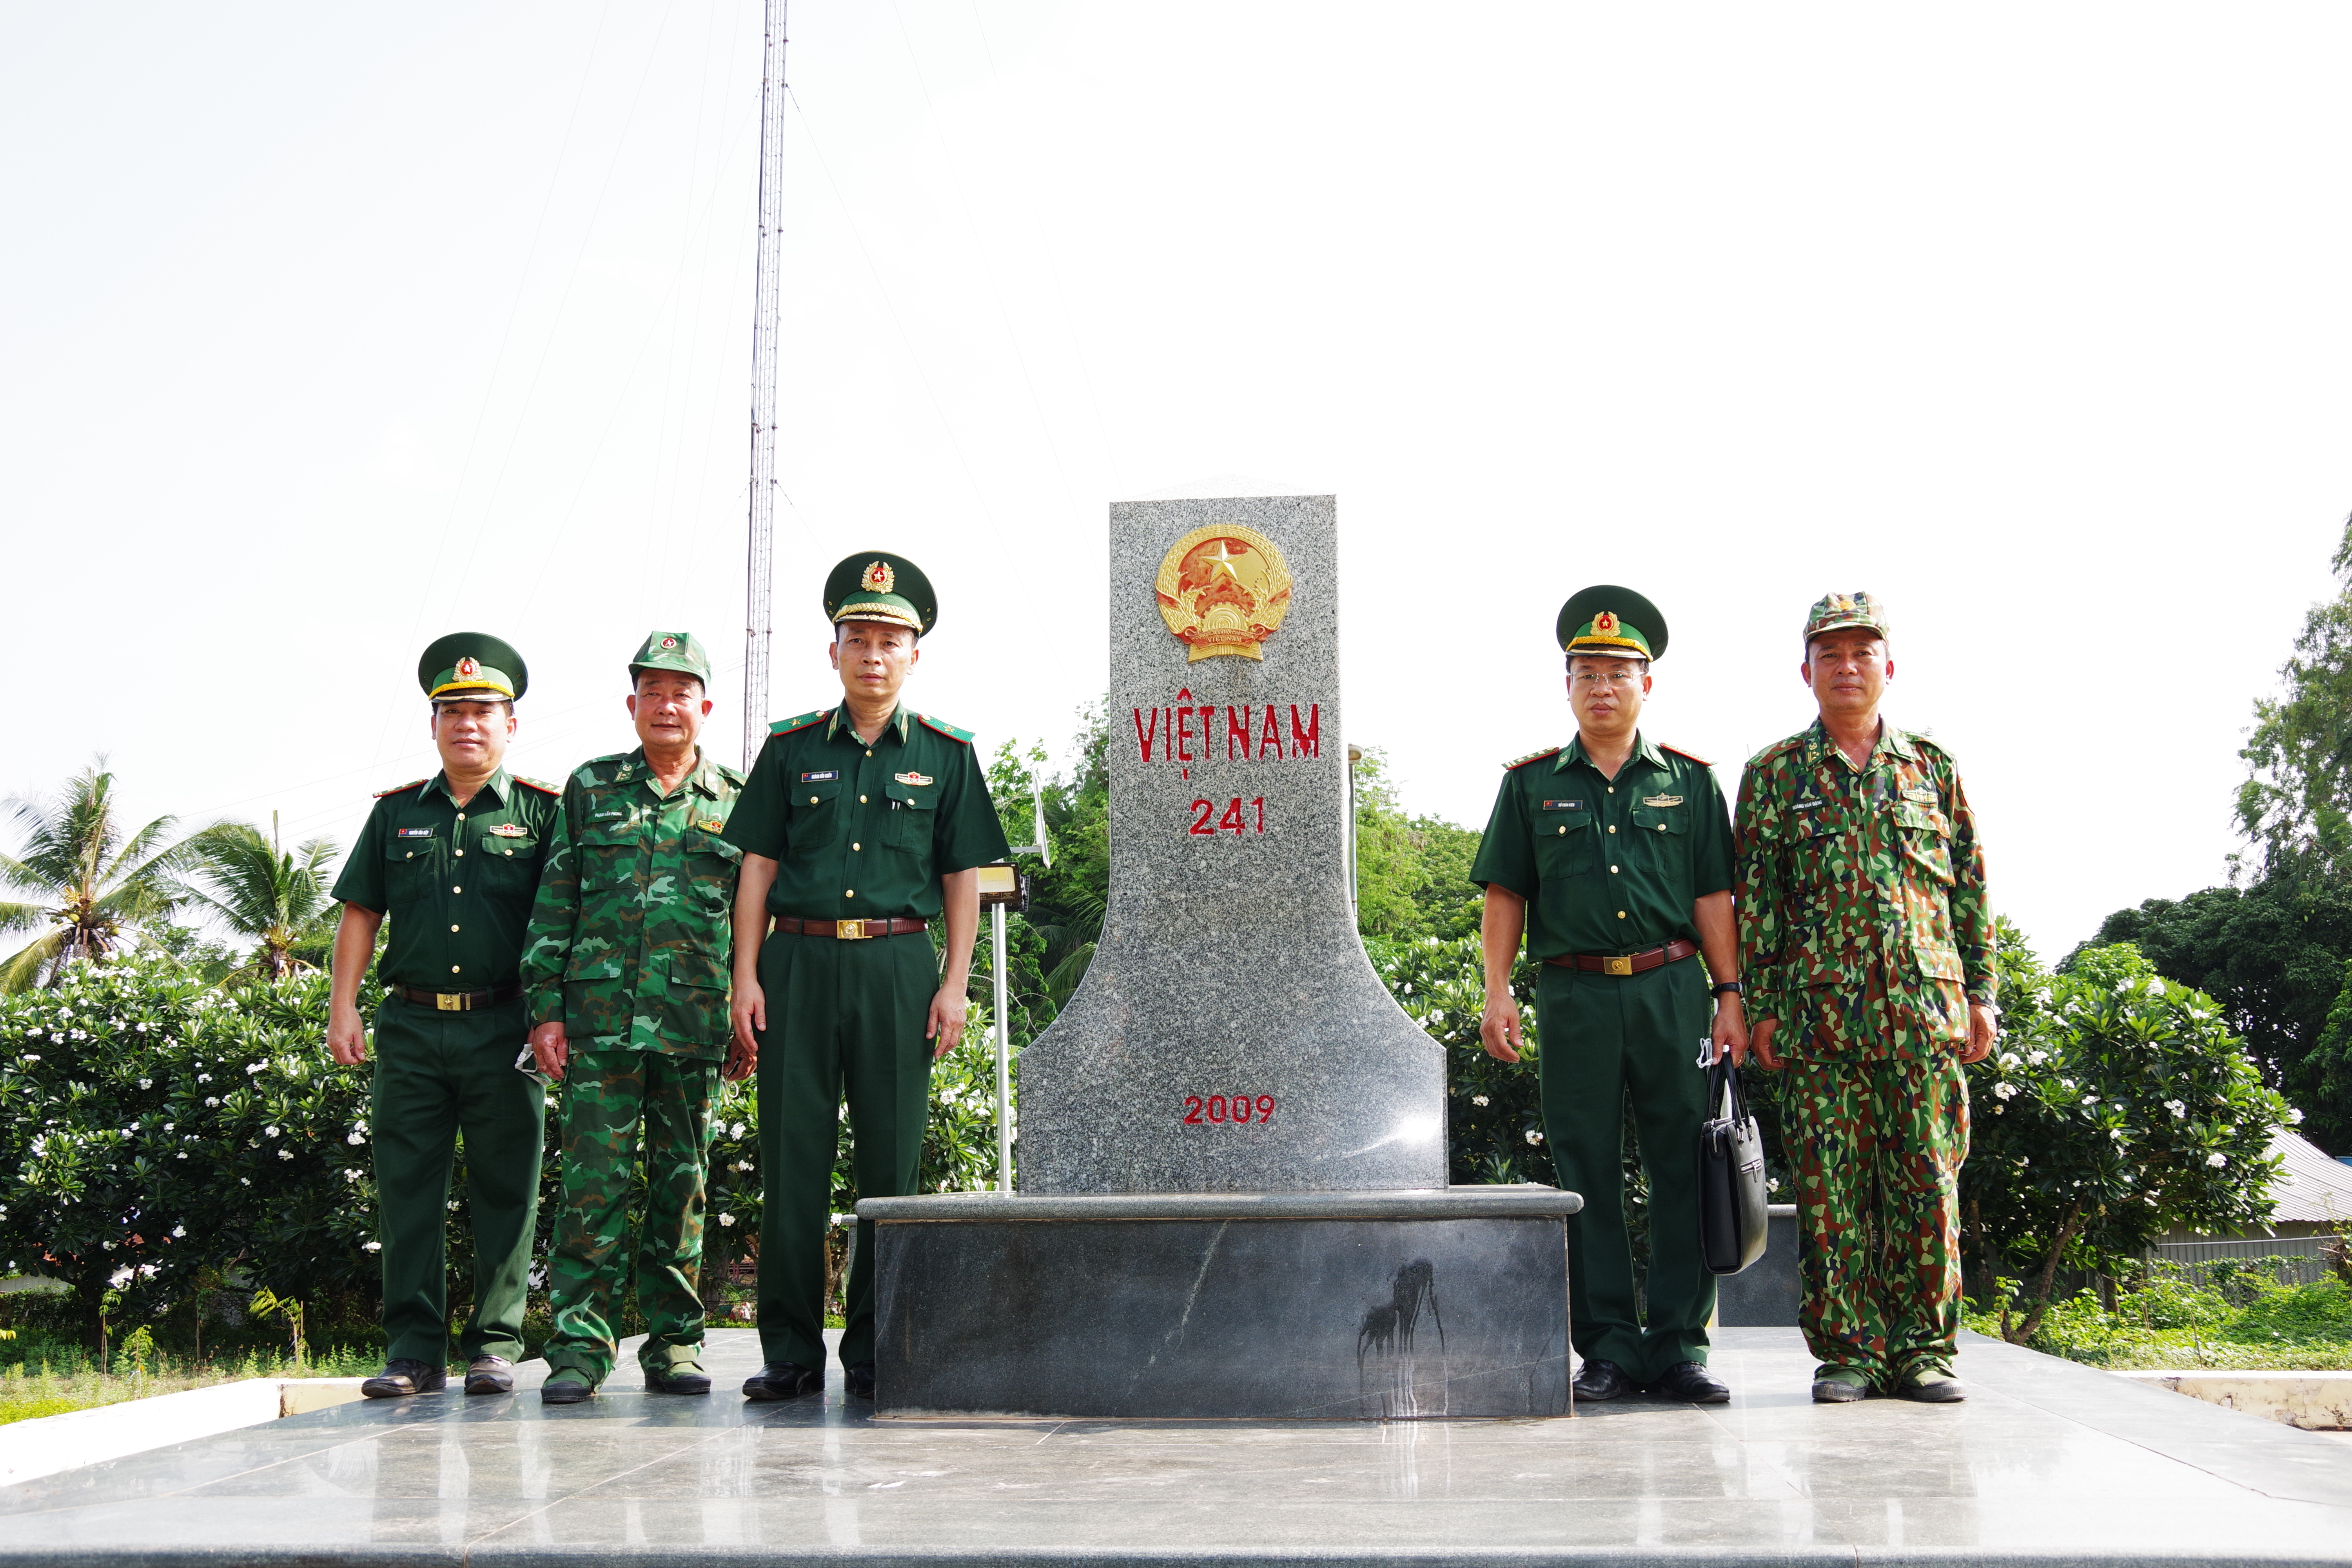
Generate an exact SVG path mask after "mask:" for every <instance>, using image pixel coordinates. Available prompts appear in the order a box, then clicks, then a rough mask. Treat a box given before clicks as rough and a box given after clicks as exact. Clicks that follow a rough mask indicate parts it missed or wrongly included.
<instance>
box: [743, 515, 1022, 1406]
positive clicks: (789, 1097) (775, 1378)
mask: <svg viewBox="0 0 2352 1568" xmlns="http://www.w3.org/2000/svg"><path fill="white" fill-rule="evenodd" d="M937 605H938V602H937V600H936V598H935V597H934V596H933V595H932V593H931V585H930V583H929V581H928V580H927V579H926V578H925V577H924V576H923V574H922V573H921V572H920V571H919V570H918V569H917V568H916V566H915V564H914V563H912V562H909V561H907V560H904V559H902V558H901V557H899V556H896V555H890V554H887V553H884V552H879V551H867V552H861V553H859V554H856V555H853V556H851V557H849V558H848V559H847V560H845V561H844V562H842V563H841V564H840V565H838V566H836V567H835V568H834V570H833V574H832V575H831V576H830V577H828V578H827V579H826V581H825V588H824V610H825V615H826V616H827V618H828V619H830V620H831V621H832V623H833V629H834V637H833V642H832V643H831V645H830V647H829V650H828V651H829V656H830V658H832V661H833V666H834V668H835V670H836V671H837V672H838V673H839V675H840V678H841V686H842V700H841V701H840V703H839V704H838V705H837V706H835V707H832V708H824V709H819V710H817V711H815V712H814V713H803V714H801V715H800V716H799V717H798V718H793V719H786V720H783V721H781V722H779V723H776V724H773V725H771V726H770V727H769V731H768V741H767V744H766V745H765V746H763V747H762V748H761V752H760V755H759V758H758V760H757V761H756V762H755V763H753V764H752V767H751V782H750V783H749V784H745V785H744V788H743V794H742V797H741V798H740V800H739V801H738V802H737V803H736V806H735V814H734V816H732V817H731V818H730V820H729V822H728V825H727V833H726V837H727V839H728V841H729V842H730V843H732V844H734V845H735V846H736V847H739V848H740V849H741V850H742V851H743V866H742V873H741V878H740V882H739V883H738V886H737V890H736V895H735V1001H734V1024H735V1037H736V1041H737V1043H738V1045H739V1046H740V1047H741V1048H742V1049H743V1050H744V1051H745V1052H747V1053H751V1054H754V1055H755V1056H756V1058H757V1063H758V1070H759V1075H760V1089H759V1093H760V1167H761V1177H762V1180H763V1182H764V1184H765V1187H766V1200H765V1203H764V1205H763V1208H762V1213H761V1221H760V1343H761V1352H762V1353H763V1354H764V1356H765V1358H766V1364H765V1365H763V1366H761V1368H760V1370H759V1371H758V1372H757V1373H753V1374H752V1375H751V1377H750V1378H749V1379H747V1380H746V1381H745V1382H744V1384H743V1393H744V1395H745V1397H747V1398H750V1399H789V1398H792V1397H793V1396H794V1395H796V1394H812V1393H814V1392H816V1391H817V1390H818V1389H820V1388H822V1387H823V1386H824V1373H823V1372H822V1370H821V1369H822V1368H823V1367H824V1234H825V1228H826V1226H827V1225H828V1223H829V1221H830V1214H829V1209H830V1200H831V1197H832V1189H833V1165H834V1156H835V1146H836V1141H837V1139H838V1137H839V1131H838V1123H839V1115H840V1106H841V1103H842V1097H843V1094H844V1092H845V1091H846V1093H847V1096H848V1102H849V1125H850V1131H851V1136H852V1139H853V1141H854V1144H855V1152H854V1154H853V1156H852V1159H853V1163H854V1166H855V1169H856V1177H857V1190H858V1193H859V1194H860V1195H861V1196H864V1197H887V1196H896V1195H898V1194H905V1193H909V1192H912V1191H913V1190H914V1187H915V1180H916V1173H917V1168H918V1165H919V1163H920V1161H921V1158H922V1149H923V1129H924V1126H925V1124H926V1123H927V1121H929V1100H930V1073H931V1063H932V1061H933V1060H934V1059H936V1058H938V1057H940V1056H944V1055H946V1054H947V1052H948V1051H949V1050H950V1049H951V1048H952V1047H954V1046H955V1043H956V1041H957V1040H958V1039H959V1038H961V1036H962V1034H963V1020H964V994H965V987H966V984H967V981H968V979H969V977H970V973H971V944H972V938H973V936H974V934H975V933H976V932H977V931H978V930H979V926H980V874H979V870H978V868H980V867H982V866H985V865H987V864H989V863H991V862H992V861H996V860H1001V859H1003V858H1004V857H1005V855H1006V854H1007V852H1008V850H1007V846H1006V844H1005V841H1004V830H1003V827H1002V826H999V824H998V822H997V819H996V808H995V806H994V805H992V804H991V803H990V801H989V798H988V780H987V778H986V776H985V775H984V774H983V773H982V771H981V765H980V758H979V754H978V752H977V751H976V749H975V748H974V746H973V744H972V737H971V734H970V733H969V732H968V731H963V730H959V729H957V728H956V727H955V726H954V725H952V724H949V723H946V722H944V721H940V720H939V719H935V718H932V717H930V716H929V715H927V714H920V713H916V712H913V711H912V710H909V709H908V708H907V707H906V706H905V705H904V704H902V703H901V702H900V700H899V691H900V689H901V688H902V687H903V686H904V685H905V684H906V680H907V676H908V673H909V672H910V671H911V670H912V669H913V668H914V667H915V663H916V661H917V660H918V659H919V658H920V657H921V654H920V651H919V648H918V647H917V643H918V640H919V638H920V637H922V636H923V635H924V634H925V633H927V632H929V630H930V629H931V626H932V624H933V622H934V621H935V620H936V619H937V618H938V608H937ZM933 921H940V922H941V923H942V924H943V926H944V933H943V934H944V939H945V940H944V942H943V944H942V948H941V956H940V958H938V959H935V958H934V957H933V955H932V949H931V944H930V942H929V941H928V940H926V937H925V933H926V932H927V931H929V929H930V927H931V924H932V922H933ZM771 928H772V930H771ZM843 1306H844V1311H845V1324H846V1326H845V1331H844V1332H843V1334H842V1340H841V1363H842V1365H843V1367H844V1368H845V1383H846V1385H847V1387H848V1389H849V1392H850V1393H852V1394H860V1395H864V1396H868V1397H870V1396H871V1395H872V1394H873V1392H874V1227H873V1226H872V1225H871V1224H870V1223H866V1222H863V1221H861V1222H860V1223H859V1225H858V1227H857V1247H856V1258H854V1259H853V1260H852V1262H851V1264H850V1268H849V1279H848V1280H847V1282H846V1284H845V1286H844V1289H843Z"/></svg>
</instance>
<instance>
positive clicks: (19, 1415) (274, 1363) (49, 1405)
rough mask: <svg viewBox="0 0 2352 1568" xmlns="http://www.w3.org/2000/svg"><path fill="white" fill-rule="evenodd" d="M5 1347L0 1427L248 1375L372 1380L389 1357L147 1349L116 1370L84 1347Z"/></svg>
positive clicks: (352, 1350)
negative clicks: (190, 1357)
mask: <svg viewBox="0 0 2352 1568" xmlns="http://www.w3.org/2000/svg"><path fill="white" fill-rule="evenodd" d="M7 1348H8V1350H9V1351H11V1352H16V1354H14V1355H12V1357H11V1359H12V1360H13V1361H14V1362H15V1363H16V1364H14V1365H10V1366H5V1367H0V1426H7V1425H9V1424H11V1423H13V1422H17V1421H32V1420H37V1419H38V1418H39V1417H41V1416H44V1415H65V1414H67V1413H68V1411H74V1410H94V1409H96V1408H98V1407H99V1406H100V1405H120V1404H121V1403H123V1402H124V1401H125V1400H131V1399H147V1398H151V1397H152V1396H153V1395H155V1394H181V1393H184V1392H185V1391H187V1390H188V1389H191V1388H209V1387H211V1386H213V1385H214V1384H222V1383H237V1382H241V1381H243V1380H244V1379H247V1378H255V1377H368V1376H372V1375H373V1374H374V1373H376V1372H378V1371H379V1370H381V1369H382V1367H383V1352H381V1351H379V1350H377V1349H375V1348H374V1347H373V1346H364V1345H362V1346H352V1347H334V1348H331V1349H329V1350H327V1351H324V1352H321V1353H320V1354H317V1355H313V1356H306V1357H304V1358H303V1359H302V1360H301V1361H299V1362H298V1361H295V1360H293V1359H292V1358H291V1357H289V1356H284V1355H268V1356H265V1355H263V1354H261V1353H259V1352H251V1351H248V1352H246V1353H245V1354H244V1355H243V1356H241V1357H238V1358H236V1359H234V1360H231V1359H227V1358H224V1359H222V1360H221V1361H219V1362H193V1361H184V1360H182V1359H180V1358H179V1357H176V1356H172V1355H166V1354H161V1353H157V1352H146V1353H144V1354H142V1355H137V1356H126V1355H121V1354H118V1355H117V1356H116V1357H115V1358H114V1362H115V1364H114V1365H113V1366H112V1367H111V1368H104V1367H101V1366H100V1364H99V1360H98V1357H97V1356H96V1355H95V1354H94V1353H93V1352H89V1351H87V1350H85V1349H83V1348H82V1347H81V1346H79V1345H76V1344H70V1343H66V1342H59V1341H53V1340H35V1341H33V1342H29V1343H26V1342H21V1341H20V1342H16V1343H15V1344H11V1345H9V1346H8V1347H7Z"/></svg>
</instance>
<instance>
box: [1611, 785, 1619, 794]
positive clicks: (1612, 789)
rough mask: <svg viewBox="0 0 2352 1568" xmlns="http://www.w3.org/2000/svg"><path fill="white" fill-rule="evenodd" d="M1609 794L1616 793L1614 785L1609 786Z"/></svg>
mask: <svg viewBox="0 0 2352 1568" xmlns="http://www.w3.org/2000/svg"><path fill="white" fill-rule="evenodd" d="M1609 793H1610V794H1611V795H1615V794H1616V793H1617V786H1616V785H1615V784H1611V785H1610V786H1609Z"/></svg>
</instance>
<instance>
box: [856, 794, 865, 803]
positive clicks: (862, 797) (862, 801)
mask: <svg viewBox="0 0 2352 1568" xmlns="http://www.w3.org/2000/svg"><path fill="white" fill-rule="evenodd" d="M857 804H858V805H865V804H866V797H865V796H864V795H859V796H858V797H857Z"/></svg>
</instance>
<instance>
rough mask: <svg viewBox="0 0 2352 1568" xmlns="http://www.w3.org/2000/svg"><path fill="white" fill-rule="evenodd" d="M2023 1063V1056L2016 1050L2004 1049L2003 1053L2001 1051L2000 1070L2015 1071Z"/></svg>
mask: <svg viewBox="0 0 2352 1568" xmlns="http://www.w3.org/2000/svg"><path fill="white" fill-rule="evenodd" d="M2022 1064H2023V1058H2021V1057H2020V1056H2019V1055H2018V1054H2017V1053H2016V1052H2015V1051H2003V1052H2001V1053H2000V1070H2001V1071H2003V1072H2015V1071H2016V1070H2017V1069H2018V1068H2019V1067H2020V1066H2021V1065H2022Z"/></svg>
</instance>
